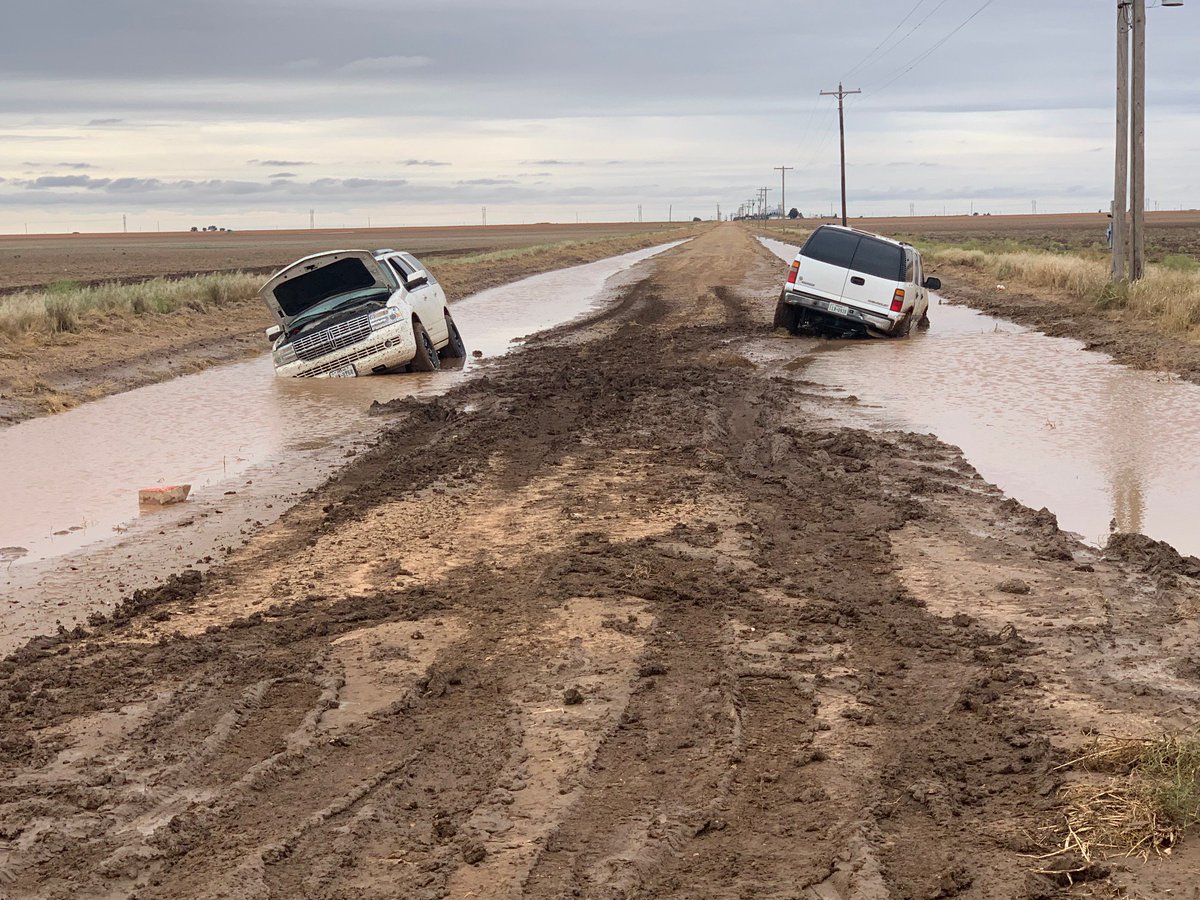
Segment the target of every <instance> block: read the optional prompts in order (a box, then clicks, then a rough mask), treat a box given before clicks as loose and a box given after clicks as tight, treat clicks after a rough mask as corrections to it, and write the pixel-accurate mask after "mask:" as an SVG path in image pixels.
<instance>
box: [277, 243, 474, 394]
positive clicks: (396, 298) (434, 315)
mask: <svg viewBox="0 0 1200 900" xmlns="http://www.w3.org/2000/svg"><path fill="white" fill-rule="evenodd" d="M259 296H261V297H262V299H263V302H265V303H266V304H267V308H268V309H270V310H271V314H272V315H274V317H275V322H276V324H275V325H273V326H271V327H270V328H268V329H267V339H268V340H270V341H271V345H272V351H273V352H272V358H273V359H274V362H275V372H276V374H278V375H291V376H296V377H299V378H352V377H354V376H356V375H378V374H382V373H385V372H399V371H416V372H430V371H433V370H435V369H438V368H440V367H441V362H442V360H443V359H461V358H462V357H464V356H466V347H465V346H464V344H463V340H462V336H461V335H460V334H459V333H458V328H457V326H455V324H454V319H453V318H452V317H451V316H450V309H449V308H448V307H447V305H446V294H445V292H444V291H443V290H442V286H441V285H440V284H438V282H437V279H435V278H434V277H433V276H432V275H430V274H429V272H428V270H427V269H426V268H425V267H424V266H423V265H421V263H420V262H418V261H417V259H416V257H414V256H412V255H411V254H409V253H403V252H397V251H395V250H334V251H330V252H327V253H317V254H315V255H313V256H306V257H305V258H304V259H301V260H298V261H297V262H294V263H292V264H291V265H290V266H287V267H286V268H284V269H281V270H280V271H279V272H277V273H276V274H275V275H274V276H273V277H272V278H271V280H270V281H268V282H267V283H266V284H265V285H263V286H262V288H261V289H260V290H259Z"/></svg>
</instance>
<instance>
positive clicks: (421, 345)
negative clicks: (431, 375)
mask: <svg viewBox="0 0 1200 900" xmlns="http://www.w3.org/2000/svg"><path fill="white" fill-rule="evenodd" d="M413 338H414V339H415V340H416V343H417V352H416V354H415V355H414V356H413V358H412V362H410V363H409V364H408V369H409V371H410V372H436V371H437V370H438V369H440V368H441V367H442V361H441V359H440V358H439V357H438V354H437V349H436V348H435V347H434V346H433V341H432V340H431V339H430V337H429V332H428V331H426V330H425V326H424V325H422V324H421V323H420V322H418V321H416V320H415V319H414V320H413Z"/></svg>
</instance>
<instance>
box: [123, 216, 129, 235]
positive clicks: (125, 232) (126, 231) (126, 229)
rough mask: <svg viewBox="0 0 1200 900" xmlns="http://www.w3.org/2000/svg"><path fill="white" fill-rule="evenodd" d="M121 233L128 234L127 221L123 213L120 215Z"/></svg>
mask: <svg viewBox="0 0 1200 900" xmlns="http://www.w3.org/2000/svg"><path fill="white" fill-rule="evenodd" d="M121 233H122V234H129V220H128V219H126V217H125V214H124V213H122V214H121Z"/></svg>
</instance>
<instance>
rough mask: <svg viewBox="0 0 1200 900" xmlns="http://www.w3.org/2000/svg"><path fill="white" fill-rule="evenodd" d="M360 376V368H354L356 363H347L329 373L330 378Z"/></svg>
mask: <svg viewBox="0 0 1200 900" xmlns="http://www.w3.org/2000/svg"><path fill="white" fill-rule="evenodd" d="M357 376H358V369H356V368H354V363H346V365H344V366H340V367H338V368H336V369H334V370H333V371H332V372H330V373H329V377H330V378H355V377H357Z"/></svg>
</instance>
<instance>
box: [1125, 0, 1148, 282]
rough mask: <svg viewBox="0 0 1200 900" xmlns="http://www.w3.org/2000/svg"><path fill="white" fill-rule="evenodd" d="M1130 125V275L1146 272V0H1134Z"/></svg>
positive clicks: (1133, 279)
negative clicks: (1131, 132)
mask: <svg viewBox="0 0 1200 900" xmlns="http://www.w3.org/2000/svg"><path fill="white" fill-rule="evenodd" d="M1132 91H1133V97H1132V103H1131V104H1130V106H1131V108H1132V116H1131V122H1130V127H1131V129H1132V131H1133V134H1132V138H1133V140H1132V147H1131V150H1130V168H1131V169H1132V171H1131V172H1130V173H1129V174H1130V176H1131V177H1130V182H1129V207H1130V211H1129V230H1130V235H1129V236H1130V242H1129V243H1130V256H1131V259H1130V261H1129V277H1130V280H1132V281H1139V280H1140V279H1141V278H1142V276H1143V275H1145V274H1146V0H1133V78H1132Z"/></svg>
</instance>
